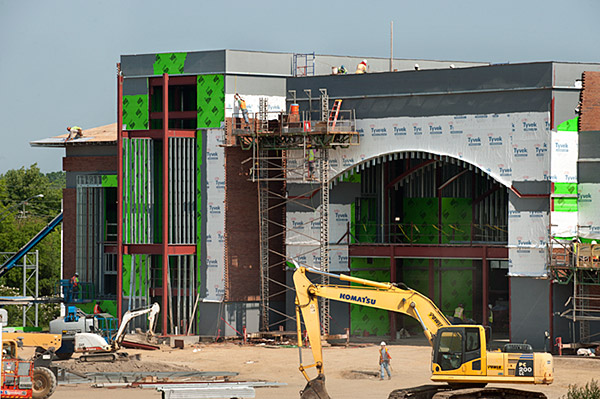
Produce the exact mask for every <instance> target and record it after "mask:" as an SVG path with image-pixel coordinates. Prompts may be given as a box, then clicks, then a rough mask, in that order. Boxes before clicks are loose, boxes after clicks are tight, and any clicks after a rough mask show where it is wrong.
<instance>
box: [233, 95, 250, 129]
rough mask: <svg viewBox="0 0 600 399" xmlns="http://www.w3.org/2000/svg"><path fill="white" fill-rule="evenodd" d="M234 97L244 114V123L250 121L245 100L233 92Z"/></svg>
mask: <svg viewBox="0 0 600 399" xmlns="http://www.w3.org/2000/svg"><path fill="white" fill-rule="evenodd" d="M234 98H235V99H236V101H237V102H238V106H239V107H240V111H242V115H243V116H244V121H245V122H246V123H250V119H248V108H246V101H245V100H244V99H243V98H242V97H241V96H240V95H239V94H238V93H235V96H234Z"/></svg>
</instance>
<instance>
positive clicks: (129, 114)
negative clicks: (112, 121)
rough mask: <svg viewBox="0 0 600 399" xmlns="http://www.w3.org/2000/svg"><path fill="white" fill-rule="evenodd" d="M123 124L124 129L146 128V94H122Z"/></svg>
mask: <svg viewBox="0 0 600 399" xmlns="http://www.w3.org/2000/svg"><path fill="white" fill-rule="evenodd" d="M123 125H124V126H125V130H146V129H148V95H147V94H140V95H126V96H123Z"/></svg>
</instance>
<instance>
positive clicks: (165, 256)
mask: <svg viewBox="0 0 600 399" xmlns="http://www.w3.org/2000/svg"><path fill="white" fill-rule="evenodd" d="M162 84H163V111H164V112H163V149H162V150H163V161H162V167H163V170H162V191H163V192H162V197H163V198H162V201H163V203H162V212H163V214H162V246H163V248H162V283H163V287H167V284H168V279H169V253H168V252H169V139H168V134H169V74H166V73H165V74H163V81H162ZM167 299H168V298H167V295H165V293H164V292H163V295H162V309H163V311H162V334H163V335H167V315H168V314H169V312H168V311H167V309H168V300H167Z"/></svg>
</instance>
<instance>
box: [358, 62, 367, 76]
mask: <svg viewBox="0 0 600 399" xmlns="http://www.w3.org/2000/svg"><path fill="white" fill-rule="evenodd" d="M355 73H367V60H362V61H361V62H360V64H358V66H357V67H356V72H355Z"/></svg>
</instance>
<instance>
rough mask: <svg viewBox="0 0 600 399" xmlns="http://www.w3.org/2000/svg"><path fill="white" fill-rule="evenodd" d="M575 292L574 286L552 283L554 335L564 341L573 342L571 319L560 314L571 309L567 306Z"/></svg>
mask: <svg viewBox="0 0 600 399" xmlns="http://www.w3.org/2000/svg"><path fill="white" fill-rule="evenodd" d="M572 294H573V286H572V285H571V284H569V285H561V284H553V285H552V307H553V308H552V314H553V329H554V330H553V335H554V337H562V339H563V342H572V335H573V334H572V328H571V325H572V324H571V321H570V320H569V319H566V318H564V317H560V316H559V315H560V314H561V313H562V312H564V311H565V310H567V309H569V308H567V307H566V306H565V303H567V301H568V299H569V297H570V296H571V295H572Z"/></svg>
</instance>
